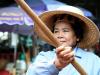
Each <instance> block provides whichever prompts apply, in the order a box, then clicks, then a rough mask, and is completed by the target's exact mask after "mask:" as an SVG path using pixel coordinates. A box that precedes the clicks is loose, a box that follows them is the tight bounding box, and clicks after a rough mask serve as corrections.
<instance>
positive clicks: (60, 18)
mask: <svg viewBox="0 0 100 75" xmlns="http://www.w3.org/2000/svg"><path fill="white" fill-rule="evenodd" d="M54 17H55V18H54V20H53V23H54V25H53V30H52V32H54V27H55V24H56V23H59V22H68V23H69V24H70V25H71V27H72V29H73V31H74V32H75V35H76V37H77V38H79V41H78V42H80V41H81V40H82V39H83V34H84V26H85V25H84V24H85V23H84V22H83V21H82V20H80V19H78V18H77V17H74V16H72V15H67V14H61V15H54Z"/></svg>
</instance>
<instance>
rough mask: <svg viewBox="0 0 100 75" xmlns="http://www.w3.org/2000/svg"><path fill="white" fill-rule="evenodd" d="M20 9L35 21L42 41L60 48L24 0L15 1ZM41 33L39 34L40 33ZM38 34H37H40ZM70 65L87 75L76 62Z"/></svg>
mask: <svg viewBox="0 0 100 75" xmlns="http://www.w3.org/2000/svg"><path fill="white" fill-rule="evenodd" d="M15 1H16V2H17V3H18V4H19V5H20V6H21V8H23V9H24V11H25V12H26V13H27V14H28V15H29V16H30V17H31V18H32V20H33V21H35V23H36V25H38V27H39V28H38V29H40V28H41V31H42V33H43V34H44V37H43V39H44V40H45V36H46V39H48V41H47V42H48V43H49V41H50V44H52V45H54V46H55V47H58V46H60V43H59V41H58V40H57V39H56V38H55V37H54V36H53V34H52V32H51V31H50V30H49V29H48V27H47V26H46V25H45V24H44V23H43V22H42V21H41V19H40V18H39V17H38V16H37V15H36V14H35V13H34V12H33V10H32V9H31V8H30V7H29V6H28V5H27V4H26V2H25V1H24V0H15ZM40 33H41V32H40ZM40 33H38V34H40ZM71 64H72V65H73V66H74V67H75V68H76V70H77V71H78V72H79V73H80V74H81V75H87V73H86V72H85V71H84V69H83V68H82V67H81V66H80V65H79V64H78V63H77V62H76V60H74V61H72V62H71Z"/></svg>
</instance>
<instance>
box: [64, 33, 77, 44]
mask: <svg viewBox="0 0 100 75" xmlns="http://www.w3.org/2000/svg"><path fill="white" fill-rule="evenodd" d="M65 39H66V41H67V42H69V43H71V44H74V43H75V44H76V39H77V38H76V36H75V35H74V34H66V36H65Z"/></svg>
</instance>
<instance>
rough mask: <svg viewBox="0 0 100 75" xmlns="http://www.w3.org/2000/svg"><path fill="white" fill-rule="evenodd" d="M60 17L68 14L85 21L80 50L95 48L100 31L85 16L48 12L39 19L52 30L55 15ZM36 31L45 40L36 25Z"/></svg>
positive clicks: (65, 12) (66, 12) (63, 12)
mask: <svg viewBox="0 0 100 75" xmlns="http://www.w3.org/2000/svg"><path fill="white" fill-rule="evenodd" d="M57 14H58V15H59V14H67V15H72V16H74V17H77V18H78V19H80V20H81V21H83V22H84V23H85V24H84V26H83V27H84V34H83V39H82V40H81V41H80V42H79V45H78V46H79V47H80V48H89V47H91V46H93V45H94V44H95V43H96V42H97V41H98V39H99V29H98V28H97V26H96V25H95V23H94V22H93V21H91V20H90V19H89V18H87V17H85V16H84V15H80V14H76V13H73V12H70V11H60V10H56V11H46V12H44V13H43V14H41V15H40V16H39V17H40V19H41V20H42V21H43V22H44V23H45V24H46V25H47V27H48V28H49V29H52V25H53V24H52V20H53V16H54V15H57ZM34 28H35V31H36V32H37V33H38V35H39V37H40V38H43V39H45V38H44V37H42V35H41V30H40V29H39V27H38V26H37V25H36V24H35V26H34ZM45 41H46V42H48V43H49V40H46V39H45Z"/></svg>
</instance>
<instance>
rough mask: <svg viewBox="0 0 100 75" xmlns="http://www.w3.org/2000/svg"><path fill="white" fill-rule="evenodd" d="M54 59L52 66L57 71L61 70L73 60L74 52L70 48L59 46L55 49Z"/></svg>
mask: <svg viewBox="0 0 100 75" xmlns="http://www.w3.org/2000/svg"><path fill="white" fill-rule="evenodd" d="M56 55H57V57H56V59H55V61H54V64H55V65H56V67H57V68H58V69H62V68H64V67H65V66H67V65H68V64H69V63H71V62H72V61H73V60H74V52H73V51H72V47H64V46H60V47H58V48H56Z"/></svg>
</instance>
